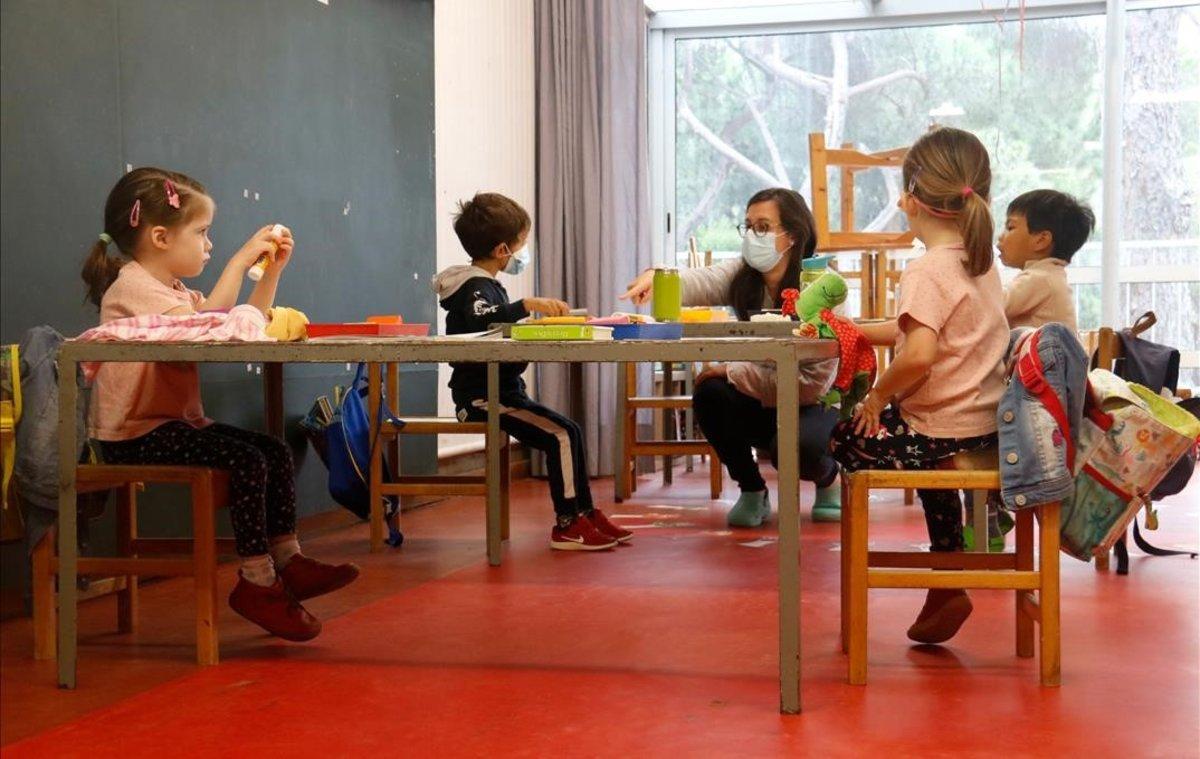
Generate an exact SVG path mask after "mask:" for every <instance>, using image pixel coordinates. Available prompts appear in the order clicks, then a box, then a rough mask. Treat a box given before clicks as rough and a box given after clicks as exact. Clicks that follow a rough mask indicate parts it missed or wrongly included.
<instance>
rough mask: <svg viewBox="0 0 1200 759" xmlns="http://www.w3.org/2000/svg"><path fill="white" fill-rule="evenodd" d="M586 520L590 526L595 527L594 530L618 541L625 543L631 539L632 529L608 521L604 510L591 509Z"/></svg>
mask: <svg viewBox="0 0 1200 759" xmlns="http://www.w3.org/2000/svg"><path fill="white" fill-rule="evenodd" d="M588 520H589V521H590V522H591V523H592V527H595V528H596V532H599V533H600V534H601V535H607V536H608V537H610V538H612V539H613V540H615V541H617V542H618V543H626V542H628V541H629V540H631V539H633V532H632V531H630V530H626V529H625V528H624V527H618V526H616V525H615V524H613V523H612V522H610V521H608V517H606V516H604V512H603V511H601V510H600V509H592V513H591V514H588Z"/></svg>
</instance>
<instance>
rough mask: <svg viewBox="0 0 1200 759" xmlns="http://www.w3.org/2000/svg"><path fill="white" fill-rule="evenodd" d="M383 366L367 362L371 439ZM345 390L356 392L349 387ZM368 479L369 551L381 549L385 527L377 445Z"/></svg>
mask: <svg viewBox="0 0 1200 759" xmlns="http://www.w3.org/2000/svg"><path fill="white" fill-rule="evenodd" d="M382 385H383V368H382V366H380V365H379V364H376V363H370V364H367V421H368V423H369V424H370V428H369V429H370V433H371V440H377V439H378V437H377V436H378V435H379V406H380V404H381V403H382V400H381V398H380V396H381V395H382V394H383V389H382ZM347 392H351V393H354V392H358V390H357V388H354V387H350V388H348V389H347ZM367 477H368V479H369V483H368V493H369V496H368V497H369V498H370V509H371V511H370V515H369V516H370V520H369V521H370V527H371V553H379V552H380V551H382V550H383V539H384V535H386V534H387V529H386V528H385V526H384V517H383V449H382V448H381V447H380V446H378V445H372V446H371V463H370V465H369V469H368V472H367Z"/></svg>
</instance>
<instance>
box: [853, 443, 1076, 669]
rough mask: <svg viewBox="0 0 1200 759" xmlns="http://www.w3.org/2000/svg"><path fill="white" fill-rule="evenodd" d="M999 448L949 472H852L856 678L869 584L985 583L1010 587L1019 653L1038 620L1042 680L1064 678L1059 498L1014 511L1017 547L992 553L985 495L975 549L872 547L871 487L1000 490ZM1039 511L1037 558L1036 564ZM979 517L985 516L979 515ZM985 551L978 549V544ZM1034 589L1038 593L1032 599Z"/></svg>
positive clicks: (978, 509) (959, 461) (863, 659)
mask: <svg viewBox="0 0 1200 759" xmlns="http://www.w3.org/2000/svg"><path fill="white" fill-rule="evenodd" d="M996 455H997V452H996V450H995V449H993V450H991V451H985V452H980V453H976V454H970V455H966V454H959V455H958V456H955V457H954V459H953V461H952V463H951V466H952V467H953V469H952V470H951V471H946V470H933V471H906V470H864V471H860V472H855V473H853V474H851V475H848V476H847V477H846V478H845V479H846V486H845V487H846V490H847V491H848V497H847V498H846V499H845V502H844V505H843V507H842V650H843V651H844V652H845V653H847V654H849V668H848V677H849V681H850V683H851V684H854V685H865V684H866V682H867V591H868V590H869V589H870V588H980V589H998V590H1012V591H1014V593H1015V606H1016V652H1017V656H1020V657H1032V656H1033V655H1034V636H1033V628H1034V624H1035V623H1037V624H1039V625H1040V637H1039V643H1038V648H1040V652H1041V683H1042V685H1044V686H1057V685H1059V684H1060V682H1061V678H1060V671H1059V669H1060V664H1059V659H1060V632H1059V565H1058V561H1059V559H1058V551H1059V504H1058V503H1048V504H1043V505H1041V506H1037V507H1033V508H1026V509H1021V510H1020V511H1018V512H1017V514H1016V522H1017V524H1016V551H1015V553H987V538H986V536H987V526H986V524H987V505H986V503H987V498H986V494H983V497H981V495H980V494H977V495H976V497H975V499H974V500H975V515H974V520H975V531H976V535H980V536H983V537H982V538H981V539H978V540H977V541H976V544H977V546H978V548H977V551H976V552H972V553H965V552H955V553H943V552H920V553H918V552H912V551H871V550H869V548H868V543H867V521H868V502H869V495H870V491H871V490H873V489H901V488H914V489H915V488H931V489H938V490H969V491H988V490H998V489H999V488H1000V472H999V469H998V468H997V467H998V462H997V460H996ZM1034 512H1036V513H1037V517H1038V523H1039V529H1038V533H1037V546H1038V564H1037V568H1036V569H1035V568H1034ZM981 515H982V516H981ZM980 549H981V550H980ZM1034 591H1036V592H1037V598H1036V599H1035V598H1034V595H1033V594H1034Z"/></svg>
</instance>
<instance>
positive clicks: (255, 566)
mask: <svg viewBox="0 0 1200 759" xmlns="http://www.w3.org/2000/svg"><path fill="white" fill-rule="evenodd" d="M242 577H245V578H246V580H247V581H248V582H252V583H254V584H255V585H261V586H263V587H264V588H269V587H271V586H272V585H274V584H275V564H274V563H273V562H272V561H271V557H270V556H268V555H267V554H263V555H262V556H250V557H248V558H245V559H242Z"/></svg>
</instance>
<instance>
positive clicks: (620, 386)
mask: <svg viewBox="0 0 1200 759" xmlns="http://www.w3.org/2000/svg"><path fill="white" fill-rule="evenodd" d="M628 366H629V365H628V364H624V363H622V364H617V372H616V374H617V418H616V419H615V420H614V421H615V422H616V429H615V431H614V433H613V454H612V460H613V499H614V500H615V501H617V502H618V503H620V502H621V501H623V500H624V499H625V492H626V491H625V488H626V487H627V480H628V478H629V467H628V466H626V464H625V424H626V419H625V415H626V414H628V413H629V397H628V389H627V388H626V379H625V373H626V372H627V371H628V369H627V367H628Z"/></svg>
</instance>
